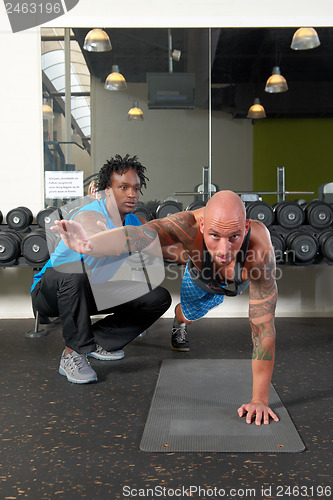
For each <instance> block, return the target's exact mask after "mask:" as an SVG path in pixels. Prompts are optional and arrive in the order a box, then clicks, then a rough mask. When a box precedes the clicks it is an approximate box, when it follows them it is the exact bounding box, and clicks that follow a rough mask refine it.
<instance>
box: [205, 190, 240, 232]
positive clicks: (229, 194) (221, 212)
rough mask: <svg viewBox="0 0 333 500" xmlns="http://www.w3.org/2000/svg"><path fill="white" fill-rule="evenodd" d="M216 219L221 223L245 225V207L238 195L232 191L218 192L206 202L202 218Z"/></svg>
mask: <svg viewBox="0 0 333 500" xmlns="http://www.w3.org/2000/svg"><path fill="white" fill-rule="evenodd" d="M212 216H214V217H217V218H218V219H220V220H221V221H225V222H227V221H233V220H235V221H238V222H243V224H244V223H245V220H246V211H245V206H244V203H243V201H242V200H241V198H240V197H239V196H238V194H236V193H234V192H233V191H218V192H217V193H215V194H214V196H212V197H211V198H210V200H208V202H207V205H206V207H205V212H204V218H205V219H206V217H207V218H210V217H212Z"/></svg>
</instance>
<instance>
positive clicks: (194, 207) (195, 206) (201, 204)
mask: <svg viewBox="0 0 333 500" xmlns="http://www.w3.org/2000/svg"><path fill="white" fill-rule="evenodd" d="M205 206H206V202H205V201H202V200H201V201H200V200H198V201H192V203H190V204H189V206H188V207H187V208H186V210H190V211H191V210H197V209H198V208H202V207H205Z"/></svg>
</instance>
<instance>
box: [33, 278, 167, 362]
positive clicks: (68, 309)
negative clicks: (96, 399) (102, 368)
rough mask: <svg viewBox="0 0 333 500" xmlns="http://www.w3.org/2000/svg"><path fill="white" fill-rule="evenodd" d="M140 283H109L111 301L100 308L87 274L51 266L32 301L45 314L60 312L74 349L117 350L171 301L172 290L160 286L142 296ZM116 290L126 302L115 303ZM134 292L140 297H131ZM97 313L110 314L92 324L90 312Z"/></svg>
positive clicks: (69, 343)
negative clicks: (60, 269)
mask: <svg viewBox="0 0 333 500" xmlns="http://www.w3.org/2000/svg"><path fill="white" fill-rule="evenodd" d="M110 286H111V287H113V293H110ZM140 286H141V287H142V284H141V283H139V282H135V281H118V282H113V283H112V284H111V285H110V284H108V292H109V293H110V302H111V303H110V305H109V307H107V308H105V309H103V310H97V307H96V303H95V299H94V295H93V293H92V290H91V287H90V283H89V279H88V276H87V275H86V274H84V273H79V274H76V273H75V274H70V273H60V272H58V271H55V270H54V269H52V268H48V269H47V270H46V272H45V274H44V275H43V276H42V278H41V280H40V281H39V282H38V283H37V284H36V286H35V288H34V290H33V291H32V294H31V296H32V305H33V308H34V309H35V310H37V311H39V313H41V314H43V315H44V316H51V317H58V316H59V318H60V320H61V324H62V329H63V336H64V339H65V343H66V346H67V347H70V348H71V349H73V350H74V351H76V352H78V353H88V352H91V351H93V350H95V348H96V344H99V345H100V346H101V347H103V349H106V350H107V351H115V350H118V349H122V348H123V347H124V346H125V345H126V344H128V343H129V342H131V341H132V340H133V339H135V337H137V336H138V335H140V333H142V332H143V331H144V330H146V329H147V328H149V327H150V326H151V325H152V324H153V323H155V321H156V320H157V319H158V318H160V317H161V316H162V314H164V313H165V311H167V309H168V308H169V307H170V305H171V297H170V294H169V292H168V291H167V290H165V289H164V288H162V287H157V288H155V289H154V290H152V291H150V292H148V293H145V294H144V295H142V296H140V290H138V287H140ZM114 293H116V295H117V299H118V301H120V302H123V303H121V304H120V305H117V306H115V307H112V296H114ZM131 294H132V295H133V296H135V297H137V298H134V299H133V300H131ZM119 298H120V300H119ZM105 302H107V300H106V301H105ZM95 314H107V316H106V317H105V318H103V319H101V320H99V321H97V322H96V323H94V325H93V326H92V325H91V320H90V316H92V315H95Z"/></svg>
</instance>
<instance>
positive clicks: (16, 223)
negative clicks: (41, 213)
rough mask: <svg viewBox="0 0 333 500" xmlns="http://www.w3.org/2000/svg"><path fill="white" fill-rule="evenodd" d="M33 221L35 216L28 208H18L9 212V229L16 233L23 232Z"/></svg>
mask: <svg viewBox="0 0 333 500" xmlns="http://www.w3.org/2000/svg"><path fill="white" fill-rule="evenodd" d="M32 221H33V215H32V212H31V210H30V209H29V208H27V207H17V208H13V209H12V210H9V212H8V213H7V216H6V222H7V224H8V227H10V228H11V229H15V231H23V230H24V229H26V228H27V227H28V226H29V225H30V224H31V223H32Z"/></svg>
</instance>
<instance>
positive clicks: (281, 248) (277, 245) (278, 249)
mask: <svg viewBox="0 0 333 500" xmlns="http://www.w3.org/2000/svg"><path fill="white" fill-rule="evenodd" d="M270 235H271V242H272V245H273V248H274V253H275V260H276V263H277V264H282V263H283V262H284V261H285V254H284V252H285V249H286V243H285V241H284V239H283V237H282V236H281V235H280V234H278V233H276V232H274V231H271V232H270Z"/></svg>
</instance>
